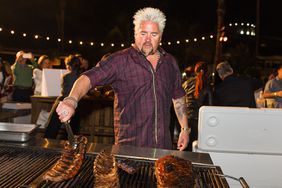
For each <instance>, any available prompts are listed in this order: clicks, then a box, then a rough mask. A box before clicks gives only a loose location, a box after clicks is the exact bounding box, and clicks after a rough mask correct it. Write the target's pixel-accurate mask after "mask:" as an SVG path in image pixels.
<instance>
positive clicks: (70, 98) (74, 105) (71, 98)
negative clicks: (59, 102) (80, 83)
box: [63, 96, 77, 109]
mask: <svg viewBox="0 0 282 188" xmlns="http://www.w3.org/2000/svg"><path fill="white" fill-rule="evenodd" d="M66 100H69V101H72V102H73V107H74V109H76V107H77V100H76V99H75V98H74V97H71V96H69V97H65V98H64V100H63V101H66Z"/></svg>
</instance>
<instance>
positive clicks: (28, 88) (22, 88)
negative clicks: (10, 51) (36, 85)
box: [11, 51, 37, 102]
mask: <svg viewBox="0 0 282 188" xmlns="http://www.w3.org/2000/svg"><path fill="white" fill-rule="evenodd" d="M27 61H29V62H31V64H28V63H27ZM35 67H37V63H36V62H35V61H34V56H33V54H32V53H25V52H24V51H19V52H18V53H17V54H16V60H15V63H14V64H13V65H12V67H11V69H12V72H13V78H14V83H13V87H14V91H13V95H12V98H13V101H17V102H30V96H31V95H32V94H33V88H32V87H33V80H32V72H33V69H34V68H35Z"/></svg>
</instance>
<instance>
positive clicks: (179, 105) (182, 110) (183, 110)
mask: <svg viewBox="0 0 282 188" xmlns="http://www.w3.org/2000/svg"><path fill="white" fill-rule="evenodd" d="M173 105H174V110H175V113H176V116H177V118H178V120H180V119H183V118H184V117H187V107H186V103H185V97H181V98H179V99H175V100H173Z"/></svg>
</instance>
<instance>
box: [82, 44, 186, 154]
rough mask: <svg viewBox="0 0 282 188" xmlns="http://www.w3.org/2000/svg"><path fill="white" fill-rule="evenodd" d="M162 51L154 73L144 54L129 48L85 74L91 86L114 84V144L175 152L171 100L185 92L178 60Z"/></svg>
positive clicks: (111, 56) (113, 55)
mask: <svg viewBox="0 0 282 188" xmlns="http://www.w3.org/2000/svg"><path fill="white" fill-rule="evenodd" d="M159 51H160V52H161V57H160V60H159V63H158V65H157V68H156V70H155V71H154V70H153V67H152V66H151V64H150V62H149V61H147V59H146V57H145V56H144V55H143V54H142V53H141V52H139V51H138V50H136V49H135V48H134V47H130V48H128V49H125V50H122V51H119V52H116V53H114V54H112V55H110V56H109V57H108V58H107V59H106V60H104V61H100V62H99V63H98V64H97V66H96V67H94V68H92V69H91V70H89V71H87V72H86V73H85V75H86V76H88V77H89V79H90V81H91V85H92V87H95V86H97V85H105V84H111V85H112V87H113V89H114V91H115V100H114V132H115V144H124V145H134V146H139V147H153V148H163V149H172V142H171V136H170V130H169V124H170V108H171V104H172V99H173V98H174V99H177V98H180V97H183V96H184V95H185V92H184V90H183V88H182V87H181V73H180V71H179V68H178V64H177V62H176V60H175V59H174V58H173V56H172V55H170V54H168V53H166V52H165V51H164V50H163V49H161V48H159Z"/></svg>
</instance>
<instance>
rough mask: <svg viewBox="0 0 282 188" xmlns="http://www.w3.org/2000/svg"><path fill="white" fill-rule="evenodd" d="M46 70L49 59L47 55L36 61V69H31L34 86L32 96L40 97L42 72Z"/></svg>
mask: <svg viewBox="0 0 282 188" xmlns="http://www.w3.org/2000/svg"><path fill="white" fill-rule="evenodd" d="M46 68H50V59H49V57H48V56H47V55H42V56H40V58H39V59H38V68H35V69H33V81H34V84H35V89H34V95H41V90H42V72H43V71H42V70H43V69H46Z"/></svg>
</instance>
